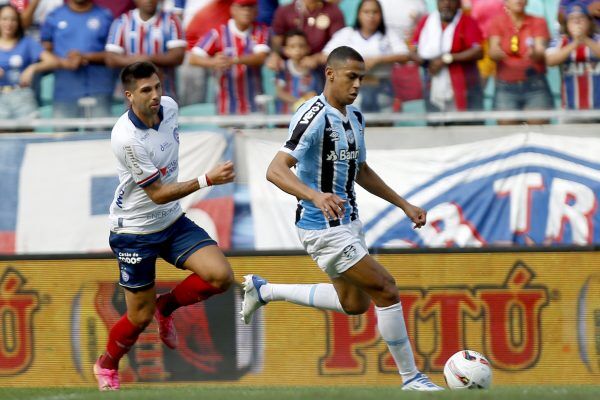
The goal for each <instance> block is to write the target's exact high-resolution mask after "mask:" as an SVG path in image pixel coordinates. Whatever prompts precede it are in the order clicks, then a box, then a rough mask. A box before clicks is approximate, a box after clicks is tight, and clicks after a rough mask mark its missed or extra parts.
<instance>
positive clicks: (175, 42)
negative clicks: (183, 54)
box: [167, 39, 187, 50]
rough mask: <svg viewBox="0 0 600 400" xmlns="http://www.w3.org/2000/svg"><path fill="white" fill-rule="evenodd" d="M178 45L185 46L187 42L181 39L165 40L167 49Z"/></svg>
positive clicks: (178, 46) (175, 47)
mask: <svg viewBox="0 0 600 400" xmlns="http://www.w3.org/2000/svg"><path fill="white" fill-rule="evenodd" d="M180 47H187V42H186V41H185V40H183V39H177V40H169V41H168V42H167V49H169V50H171V49H178V48H180Z"/></svg>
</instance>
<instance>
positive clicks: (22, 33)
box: [0, 4, 25, 39]
mask: <svg viewBox="0 0 600 400" xmlns="http://www.w3.org/2000/svg"><path fill="white" fill-rule="evenodd" d="M5 8H10V9H12V10H13V11H14V12H15V14H17V31H16V32H15V36H16V37H17V39H23V36H25V28H23V20H22V19H21V14H20V13H19V10H17V8H16V7H14V6H12V5H10V4H5V5H3V6H2V7H0V13H1V12H2V11H3V10H4V9H5Z"/></svg>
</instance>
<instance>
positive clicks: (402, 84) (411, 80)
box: [379, 0, 427, 111]
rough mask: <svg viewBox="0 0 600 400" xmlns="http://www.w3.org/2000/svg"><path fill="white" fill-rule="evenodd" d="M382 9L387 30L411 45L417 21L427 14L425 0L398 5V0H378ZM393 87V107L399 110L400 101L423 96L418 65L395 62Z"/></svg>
mask: <svg viewBox="0 0 600 400" xmlns="http://www.w3.org/2000/svg"><path fill="white" fill-rule="evenodd" d="M379 3H381V8H382V9H383V21H384V22H385V28H386V29H387V30H388V31H389V32H395V34H396V35H397V36H399V37H400V38H402V40H403V41H404V43H406V44H407V45H409V46H411V45H412V38H413V36H414V32H415V28H416V27H417V23H418V22H419V21H420V20H421V19H422V18H423V16H424V15H426V14H427V5H426V4H425V0H403V1H402V6H401V7H398V0H379ZM391 82H392V88H393V89H394V98H395V105H394V109H395V110H396V111H399V110H400V109H401V108H402V103H403V102H404V101H409V100H417V99H421V98H422V97H423V90H422V85H421V76H420V74H419V66H418V65H417V64H416V63H414V62H408V63H404V64H400V63H396V64H394V66H393V68H392V74H391Z"/></svg>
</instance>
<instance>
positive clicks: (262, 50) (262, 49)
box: [252, 44, 271, 54]
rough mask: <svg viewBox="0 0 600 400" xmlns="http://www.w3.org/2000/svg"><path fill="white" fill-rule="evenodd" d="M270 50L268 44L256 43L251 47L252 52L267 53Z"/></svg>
mask: <svg viewBox="0 0 600 400" xmlns="http://www.w3.org/2000/svg"><path fill="white" fill-rule="evenodd" d="M270 51H271V48H270V47H269V46H267V45H266V44H257V45H256V46H254V48H253V49H252V52H253V53H254V54H256V53H268V52H270Z"/></svg>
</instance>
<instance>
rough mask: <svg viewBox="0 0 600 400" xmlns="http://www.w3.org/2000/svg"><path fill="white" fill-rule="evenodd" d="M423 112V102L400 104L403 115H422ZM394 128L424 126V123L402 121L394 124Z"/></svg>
mask: <svg viewBox="0 0 600 400" xmlns="http://www.w3.org/2000/svg"><path fill="white" fill-rule="evenodd" d="M424 112H425V102H424V101H423V100H411V101H405V102H404V103H402V113H403V114H423V113H424ZM394 125H395V126H425V125H426V123H425V121H403V122H396V123H395V124H394Z"/></svg>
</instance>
